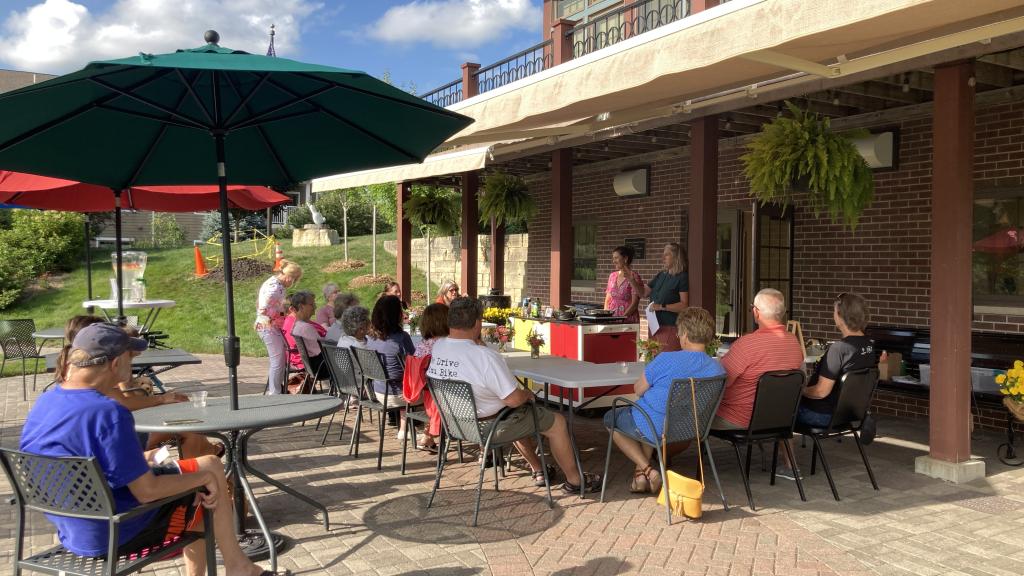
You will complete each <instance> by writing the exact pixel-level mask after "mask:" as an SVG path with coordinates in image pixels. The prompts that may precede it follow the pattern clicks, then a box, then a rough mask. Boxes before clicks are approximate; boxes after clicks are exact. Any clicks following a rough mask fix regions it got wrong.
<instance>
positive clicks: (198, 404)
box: [188, 390, 206, 408]
mask: <svg viewBox="0 0 1024 576" xmlns="http://www.w3.org/2000/svg"><path fill="white" fill-rule="evenodd" d="M188 399H189V400H191V401H192V407H193V408H206V390H202V391H200V392H192V393H191V394H189V395H188Z"/></svg>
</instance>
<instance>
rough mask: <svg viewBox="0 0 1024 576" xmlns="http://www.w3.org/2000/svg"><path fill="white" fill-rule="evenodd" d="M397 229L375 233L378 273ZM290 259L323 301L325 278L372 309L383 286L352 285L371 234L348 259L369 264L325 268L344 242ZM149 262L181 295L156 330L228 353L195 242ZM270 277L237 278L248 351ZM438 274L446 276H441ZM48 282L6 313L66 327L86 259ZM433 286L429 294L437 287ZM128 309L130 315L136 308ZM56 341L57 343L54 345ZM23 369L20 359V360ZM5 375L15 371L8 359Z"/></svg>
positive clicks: (391, 269) (80, 295) (100, 273)
mask: <svg viewBox="0 0 1024 576" xmlns="http://www.w3.org/2000/svg"><path fill="white" fill-rule="evenodd" d="M393 238H394V234H388V235H378V236H377V273H378V274H387V275H390V276H392V277H393V276H394V275H395V270H396V263H395V258H394V256H392V255H391V254H388V253H387V252H385V251H384V240H389V239H393ZM281 246H282V249H283V250H284V254H285V258H288V259H289V260H294V261H296V262H298V263H299V264H300V265H301V266H302V268H303V277H302V280H301V282H299V284H298V285H297V286H295V287H293V288H292V289H291V290H309V291H311V292H313V293H314V294H315V295H316V298H317V306H318V307H319V306H320V305H322V304H323V293H322V292H321V288H322V287H323V285H324V284H325V283H327V282H335V283H336V284H338V285H339V286H340V287H341V289H342V290H343V291H346V290H348V291H352V292H355V293H356V294H357V295H358V296H359V298H360V300H361V301H362V303H363V304H364V305H366V306H367V307H368V308H370V307H372V306H373V303H374V302H375V301H376V298H377V294H378V293H379V292H380V289H381V286H368V287H363V288H358V289H350V288H349V287H348V285H349V281H351V280H352V279H353V278H356V277H357V276H361V275H364V274H370V273H371V261H370V259H371V250H372V242H371V240H370V236H361V237H356V238H350V239H349V258H350V259H351V260H362V261H364V262H366V266H364V267H362V268H356V269H352V270H344V271H341V272H334V273H326V272H323V270H322V269H323V268H324V267H325V266H327V265H328V264H330V263H331V262H334V261H337V260H341V259H342V258H343V256H344V251H343V248H342V246H341V245H338V246H331V247H325V248H292V247H291V241H282V242H281ZM147 253H148V254H149V263H148V266H147V268H146V284H147V296H148V297H149V298H166V299H170V300H174V301H176V302H177V306H176V307H174V308H170V309H166V310H163V311H161V313H160V317H159V318H158V319H157V321H156V324H155V329H157V330H162V331H164V332H165V333H167V334H168V335H169V337H168V339H167V340H165V342H167V343H168V345H170V346H172V347H175V348H182V349H184V350H187V351H189V352H194V353H213V354H219V353H221V352H222V350H223V349H222V348H221V343H220V340H219V337H221V336H223V335H225V334H226V331H227V329H226V328H225V321H224V284H223V283H222V282H211V281H209V280H203V279H198V278H194V277H193V272H194V270H195V268H194V262H193V251H192V248H178V249H173V250H147ZM203 253H204V254H205V255H207V256H209V255H212V254H219V253H220V252H219V249H218V248H216V247H213V246H205V247H203ZM93 254H94V260H93V294H94V296H95V297H97V298H106V297H108V296H109V295H110V282H109V278H110V277H111V276H112V275H113V272H112V269H111V265H110V251H109V250H106V249H104V250H102V251H101V250H94V251H93ZM265 279H266V278H265V277H259V278H253V279H249V280H243V281H238V282H235V330H236V332H237V333H238V335H239V337H240V338H241V341H242V354H243V355H245V356H265V355H266V350H265V349H264V347H263V343H262V342H261V341H260V339H259V337H258V336H257V335H256V332H255V331H254V330H253V329H252V324H253V321H254V320H255V316H256V293H257V291H258V290H259V287H260V284H262V283H263V281H264V280H265ZM436 280H440V279H436ZM425 282H426V279H425V277H424V274H423V273H421V272H418V271H416V272H414V282H413V286H412V288H413V289H414V290H420V291H422V290H423V288H424V286H425ZM50 284H51V285H50V286H48V287H41V288H40V289H39V290H32V291H31V292H30V294H29V295H28V296H27V297H25V298H23V299H22V300H21V301H19V302H17V303H16V304H15V305H13V306H11V307H10V308H8V309H6V310H2V311H0V319H6V318H31V319H33V320H35V322H36V327H37V328H40V329H42V328H50V327H56V326H63V325H64V322H65V321H66V320H67V319H68V318H69V317H71V316H74V315H76V314H83V313H84V309H83V308H82V301H83V300H85V299H86V298H85V296H86V286H85V268H84V266H82V267H80V268H78V269H77V270H75V271H73V272H71V273H70V274H67V275H63V276H61V277H58V278H54V279H52V280H50ZM436 289H437V288H436V286H434V287H433V289H432V290H431V293H433V292H434V291H435V290H436ZM131 313H132V312H131V311H127V310H126V314H131ZM52 344H53V343H52V342H51V345H52ZM18 367H19V368H18V369H19V370H20V361H18ZM4 373H5V375H12V374H15V373H17V372H16V371H12V367H11V366H8V367H7V368H6V370H4Z"/></svg>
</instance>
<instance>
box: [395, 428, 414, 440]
mask: <svg viewBox="0 0 1024 576" xmlns="http://www.w3.org/2000/svg"><path fill="white" fill-rule="evenodd" d="M411 437H412V434H409V433H408V432H406V431H405V430H399V431H398V433H397V434H395V438H398V440H399V441H402V440H405V439H406V438H411Z"/></svg>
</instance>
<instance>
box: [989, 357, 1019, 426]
mask: <svg viewBox="0 0 1024 576" xmlns="http://www.w3.org/2000/svg"><path fill="white" fill-rule="evenodd" d="M996 384H998V385H999V391H1000V392H1002V393H1003V405H1004V406H1006V409H1007V410H1009V411H1010V413H1011V414H1013V416H1014V418H1016V419H1017V420H1019V421H1021V422H1024V362H1022V361H1020V360H1015V361H1014V362H1013V368H1010V369H1009V370H1007V371H1006V374H999V375H998V376H996Z"/></svg>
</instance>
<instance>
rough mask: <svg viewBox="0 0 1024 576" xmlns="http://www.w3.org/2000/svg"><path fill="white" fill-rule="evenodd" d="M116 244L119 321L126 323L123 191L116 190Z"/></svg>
mask: <svg viewBox="0 0 1024 576" xmlns="http://www.w3.org/2000/svg"><path fill="white" fill-rule="evenodd" d="M114 246H115V249H116V254H117V256H116V259H117V269H116V270H115V274H114V275H115V276H117V321H118V322H119V323H121V324H124V321H125V317H124V286H123V285H122V283H123V282H124V279H123V278H122V277H121V276H122V271H121V260H122V258H121V254H122V249H121V191H120V190H114Z"/></svg>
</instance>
